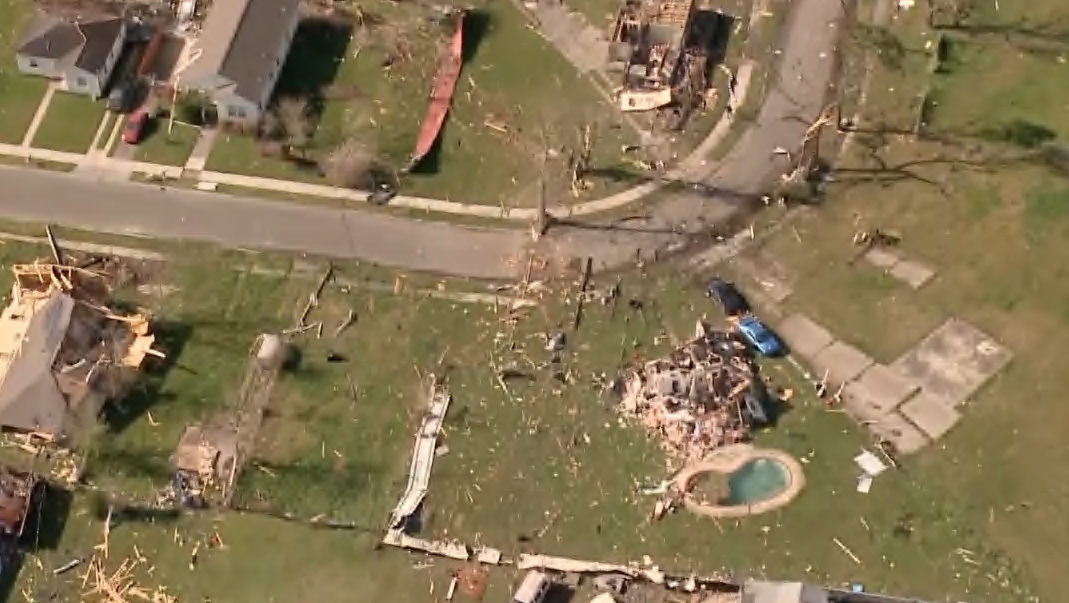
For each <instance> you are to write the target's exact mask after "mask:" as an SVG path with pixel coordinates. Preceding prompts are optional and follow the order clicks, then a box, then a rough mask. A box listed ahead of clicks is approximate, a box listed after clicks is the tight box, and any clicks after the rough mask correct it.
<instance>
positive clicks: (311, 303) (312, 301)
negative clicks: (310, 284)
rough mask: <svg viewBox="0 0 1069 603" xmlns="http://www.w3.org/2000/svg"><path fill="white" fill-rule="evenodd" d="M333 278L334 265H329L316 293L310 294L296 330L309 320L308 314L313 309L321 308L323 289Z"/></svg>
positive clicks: (317, 286)
mask: <svg viewBox="0 0 1069 603" xmlns="http://www.w3.org/2000/svg"><path fill="white" fill-rule="evenodd" d="M332 276H334V264H327V269H326V270H325V271H323V277H322V278H320V279H319V284H318V285H316V288H315V290H314V291H312V292H311V293H309V294H308V304H307V305H305V307H304V311H303V312H301V317H300V319H298V320H297V325H296V328H301V327H303V326H304V324H305V321H306V320H308V313H309V312H311V311H312V308H315V307H317V306H319V297H320V296H321V295H323V288H324V287H326V286H327V282H329V281H330V277H332Z"/></svg>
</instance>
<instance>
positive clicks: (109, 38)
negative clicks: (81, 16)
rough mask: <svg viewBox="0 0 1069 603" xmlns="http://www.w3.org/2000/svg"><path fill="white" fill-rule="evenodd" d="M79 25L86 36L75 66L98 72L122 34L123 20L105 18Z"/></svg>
mask: <svg viewBox="0 0 1069 603" xmlns="http://www.w3.org/2000/svg"><path fill="white" fill-rule="evenodd" d="M79 27H80V29H81V30H82V35H83V36H85V46H83V47H82V52H81V54H79V55H78V60H76V61H75V62H74V66H75V67H77V68H79V69H84V70H86V71H88V72H90V73H96V72H98V71H100V70H101V69H103V68H104V64H105V63H107V61H108V55H109V54H111V49H112V48H114V47H115V40H116V39H117V38H118V37H119V36H121V35H122V29H123V20H122V19H103V20H101V21H91V22H88V23H83V24H81V25H80V26H79Z"/></svg>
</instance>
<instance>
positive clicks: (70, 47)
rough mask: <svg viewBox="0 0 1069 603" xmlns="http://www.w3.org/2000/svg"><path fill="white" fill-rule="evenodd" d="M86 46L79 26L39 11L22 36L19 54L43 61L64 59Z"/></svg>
mask: <svg viewBox="0 0 1069 603" xmlns="http://www.w3.org/2000/svg"><path fill="white" fill-rule="evenodd" d="M83 44H85V38H84V37H83V36H82V32H80V31H78V26H77V25H75V24H74V23H70V22H68V21H66V20H64V19H63V18H61V17H56V16H53V15H50V14H48V13H45V12H42V11H37V12H36V13H35V14H34V16H33V18H32V19H30V23H29V25H28V26H27V27H26V31H25V33H24V34H23V36H22V43H21V44H20V45H19V50H18V52H19V54H25V55H28V56H32V57H40V58H42V59H57V60H58V59H63V58H65V57H66V56H67V55H69V54H73V53H75V52H76V51H78V50H80V49H81V47H82V45H83Z"/></svg>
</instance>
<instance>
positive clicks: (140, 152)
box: [134, 117, 200, 166]
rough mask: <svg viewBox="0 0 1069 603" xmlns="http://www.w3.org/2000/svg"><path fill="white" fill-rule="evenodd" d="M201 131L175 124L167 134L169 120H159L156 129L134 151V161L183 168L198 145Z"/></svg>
mask: <svg viewBox="0 0 1069 603" xmlns="http://www.w3.org/2000/svg"><path fill="white" fill-rule="evenodd" d="M198 136H200V130H199V129H197V128H195V127H193V126H187V125H185V124H179V123H176V124H174V127H173V128H172V129H171V132H170V133H168V132H167V120H166V119H165V118H162V117H161V118H159V119H157V120H156V121H155V122H154V129H153V130H152V131H151V132H149V133H148V134H147V136H145V138H144V140H142V141H141V142H140V144H138V145H137V150H136V151H134V159H136V160H137V161H147V162H149V163H162V164H164V165H176V166H183V165H185V164H186V160H187V159H189V155H190V153H192V152H193V146H194V145H196V144H197V137H198Z"/></svg>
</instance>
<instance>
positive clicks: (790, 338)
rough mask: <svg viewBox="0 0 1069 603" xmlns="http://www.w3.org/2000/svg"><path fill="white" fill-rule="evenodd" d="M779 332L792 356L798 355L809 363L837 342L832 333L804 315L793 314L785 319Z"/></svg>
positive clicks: (780, 325)
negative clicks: (833, 342)
mask: <svg viewBox="0 0 1069 603" xmlns="http://www.w3.org/2000/svg"><path fill="white" fill-rule="evenodd" d="M777 332H778V333H779V335H780V337H782V338H783V341H784V342H785V343H786V344H787V347H789V348H790V350H791V353H792V354H798V355H799V356H801V357H802V358H804V359H806V360H807V361H812V360H813V359H814V358H816V356H817V354H818V353H820V351H821V350H823V349H824V348H826V347H828V346H829V345H831V343H832V341H834V340H835V338H834V337H832V334H831V332H829V331H828V330H827V329H825V328H824V327H822V326H820V325H819V324H817V323H816V322H814V321H813V320H812V319H810V318H809V317H808V316H805V315H802V314H792V315H790V316H788V317H787V318H785V319H783V321H782V322H781V323H780V324H779V328H778V329H777Z"/></svg>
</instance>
